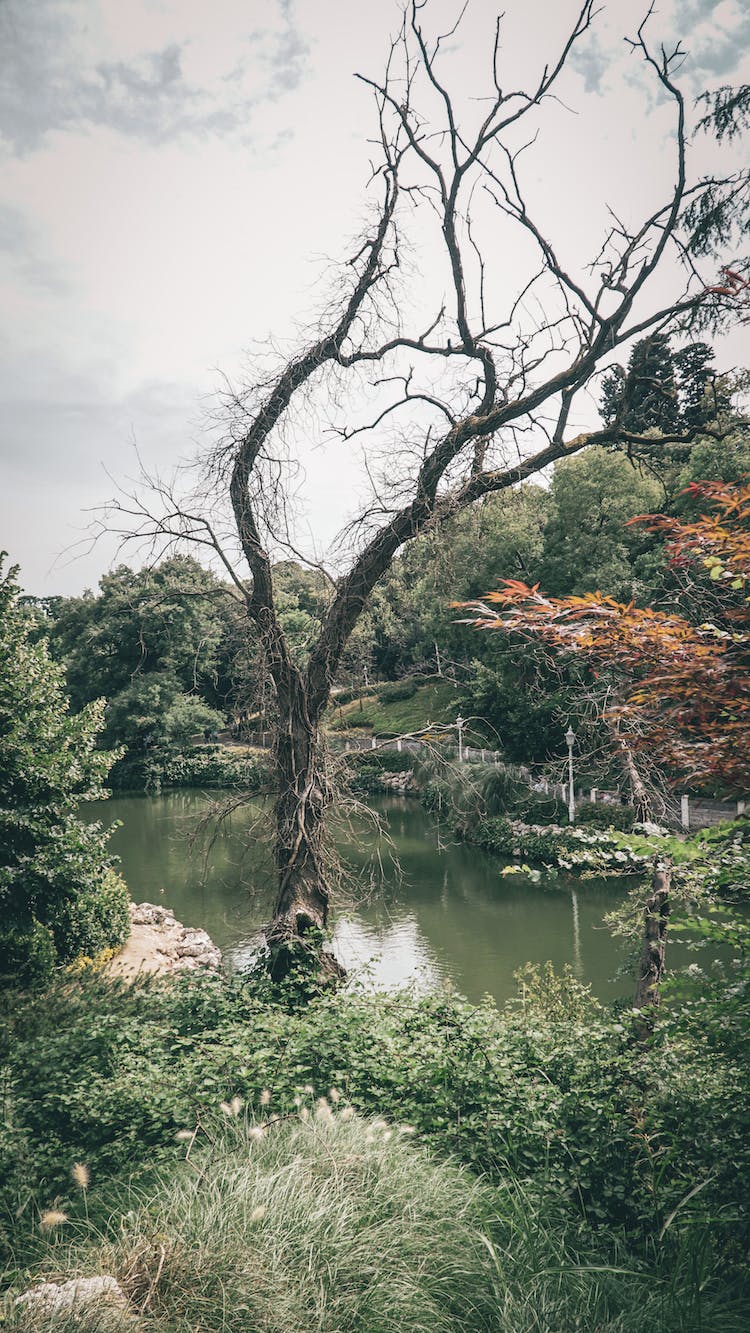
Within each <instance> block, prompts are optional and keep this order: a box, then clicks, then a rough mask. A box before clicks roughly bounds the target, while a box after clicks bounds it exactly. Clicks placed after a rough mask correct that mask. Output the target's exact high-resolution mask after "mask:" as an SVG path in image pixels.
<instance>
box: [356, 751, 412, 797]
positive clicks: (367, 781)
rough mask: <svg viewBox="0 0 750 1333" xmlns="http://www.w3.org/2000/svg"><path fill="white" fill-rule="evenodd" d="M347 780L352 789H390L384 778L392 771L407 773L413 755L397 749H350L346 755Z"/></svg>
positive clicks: (373, 790) (358, 790) (366, 790)
mask: <svg viewBox="0 0 750 1333" xmlns="http://www.w3.org/2000/svg"><path fill="white" fill-rule="evenodd" d="M346 760H347V781H348V783H349V786H350V787H351V789H352V790H353V791H357V792H382V791H388V790H390V788H389V786H388V784H387V782H386V781H384V779H385V778H386V777H387V776H388V775H390V774H392V773H409V772H411V771H412V770H413V768H414V764H415V756H414V755H413V754H407V753H406V751H401V752H400V753H399V751H398V750H364V751H359V752H357V751H352V752H350V753H349V754H348V755H347V756H346Z"/></svg>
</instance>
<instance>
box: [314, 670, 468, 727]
mask: <svg viewBox="0 0 750 1333" xmlns="http://www.w3.org/2000/svg"><path fill="white" fill-rule="evenodd" d="M457 712H459V703H458V696H457V692H456V689H455V687H454V686H453V685H451V684H450V683H449V682H448V681H445V680H435V681H427V682H426V683H425V684H424V685H419V686H418V687H417V690H416V692H415V694H414V695H413V697H412V698H411V699H392V700H389V699H387V698H381V697H380V695H379V694H377V693H373V694H366V695H364V696H363V697H362V698H359V699H352V700H351V702H350V703H347V704H344V705H343V707H341V708H332V709H331V712H330V713H329V715H328V726H329V728H330V729H331V730H332V731H354V730H362V731H372V732H375V733H376V734H377V735H379V736H388V735H391V736H400V735H406V734H408V733H410V732H413V731H421V730H423V729H424V728H425V727H428V726H429V725H430V724H431V723H433V722H440V723H443V724H445V723H450V722H455V719H456V714H457Z"/></svg>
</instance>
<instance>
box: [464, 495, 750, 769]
mask: <svg viewBox="0 0 750 1333" xmlns="http://www.w3.org/2000/svg"><path fill="white" fill-rule="evenodd" d="M686 494H689V495H690V496H692V497H693V498H694V499H697V500H703V501H705V502H707V503H706V509H707V512H705V513H702V514H701V515H700V517H699V518H697V519H695V520H694V521H683V520H680V519H677V518H673V517H669V516H666V515H663V514H648V515H644V516H641V517H639V518H637V519H633V520H631V521H632V522H633V523H639V524H642V525H643V526H644V527H646V529H647V530H648V531H650V532H656V533H661V534H663V536H664V537H665V538H666V543H667V545H666V550H667V556H668V560H669V563H670V565H671V566H672V568H673V570H674V571H675V572H676V574H677V575H678V576H679V579H680V582H681V583H682V584H683V586H684V593H683V598H682V605H684V606H685V607H686V610H687V614H684V615H683V614H678V613H676V612H675V613H673V612H671V611H669V610H667V611H659V610H653V609H650V608H648V607H646V608H641V607H638V606H635V605H634V604H633V603H630V604H629V605H624V604H622V603H620V602H616V601H614V600H613V599H612V598H611V597H604V596H602V594H601V593H590V594H587V595H586V596H582V597H546V596H545V595H544V594H543V593H542V592H540V590H539V587H538V585H537V586H535V587H529V586H528V585H526V584H525V583H520V582H517V581H516V580H513V579H508V580H505V581H504V582H503V583H502V585H501V587H500V589H499V590H498V591H497V592H491V593H489V594H488V595H487V596H486V597H485V599H484V600H483V601H482V602H474V603H467V604H465V607H464V609H466V610H468V611H470V612H471V613H472V616H471V620H470V622H469V623H471V624H473V625H475V626H476V627H477V628H478V629H491V630H501V631H503V632H504V633H508V634H516V635H521V636H525V637H527V638H528V637H535V638H538V639H540V640H542V641H543V642H544V643H545V644H547V645H548V646H549V647H551V648H552V649H553V650H556V651H559V652H563V653H576V654H580V655H582V656H583V657H584V658H585V659H586V661H587V664H588V666H589V667H590V670H591V673H592V677H593V678H594V679H596V680H597V681H598V682H599V683H601V684H602V686H603V687H605V689H604V690H603V693H604V694H605V695H606V698H607V703H606V705H605V708H606V713H607V716H608V717H609V718H610V719H611V720H612V721H613V722H615V723H616V724H617V727H618V729H624V731H625V732H626V733H627V734H628V744H629V745H630V746H631V748H632V749H633V750H636V751H638V750H640V751H641V752H647V753H648V754H649V755H650V756H651V759H652V761H653V760H657V761H658V762H659V763H660V764H662V765H663V766H664V770H665V772H666V774H667V775H668V776H669V777H670V778H671V780H672V782H673V783H674V784H675V785H678V784H679V785H685V784H687V783H690V782H704V783H710V784H712V785H714V786H716V787H720V788H722V789H724V790H728V791H729V790H733V791H739V792H742V793H744V792H745V791H747V790H748V784H749V783H750V483H743V484H734V485H729V484H726V483H723V482H701V483H700V484H694V485H692V486H691V487H689V488H688V492H686ZM692 609H695V611H696V615H695V618H694V619H693V618H690V619H689V618H688V615H690V614H691V611H692Z"/></svg>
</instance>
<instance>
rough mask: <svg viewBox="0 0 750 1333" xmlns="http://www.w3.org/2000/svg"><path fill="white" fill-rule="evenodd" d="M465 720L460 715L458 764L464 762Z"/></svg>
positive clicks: (458, 725) (458, 723)
mask: <svg viewBox="0 0 750 1333" xmlns="http://www.w3.org/2000/svg"><path fill="white" fill-rule="evenodd" d="M464 726H465V722H464V719H463V718H462V717H461V716H460V715H459V716H458V717H457V718H456V731H457V732H458V762H459V764H462V763H463V762H464Z"/></svg>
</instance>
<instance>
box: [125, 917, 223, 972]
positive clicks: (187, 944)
mask: <svg viewBox="0 0 750 1333" xmlns="http://www.w3.org/2000/svg"><path fill="white" fill-rule="evenodd" d="M220 967H221V952H220V950H219V949H217V947H216V945H215V944H214V942H213V940H212V939H211V938H210V936H209V935H207V934H206V932H205V930H198V929H196V928H195V927H193V926H183V924H182V922H180V921H177V920H176V919H175V914H174V912H172V911H171V910H170V909H169V908H168V907H159V906H158V905H157V904H155V903H131V904H130V936H129V937H128V939H127V940H126V942H125V944H124V945H123V947H122V949H121V950H120V952H119V953H118V954H116V955H115V957H114V958H113V959H112V960H111V962H110V963H109V964H108V967H107V970H108V971H109V972H110V973H112V975H114V976H121V977H125V978H128V979H132V978H133V977H135V976H138V975H139V974H143V973H159V974H164V973H170V972H186V971H195V970H196V969H198V968H208V969H210V970H212V971H216V970H217V969H218V968H220Z"/></svg>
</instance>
